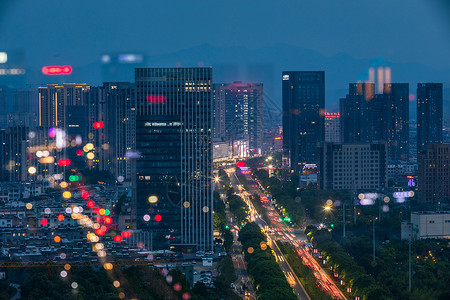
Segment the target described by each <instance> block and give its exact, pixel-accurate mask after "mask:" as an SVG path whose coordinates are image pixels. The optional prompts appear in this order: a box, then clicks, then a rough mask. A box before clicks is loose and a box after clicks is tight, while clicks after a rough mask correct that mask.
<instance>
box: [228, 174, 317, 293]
mask: <svg viewBox="0 0 450 300" xmlns="http://www.w3.org/2000/svg"><path fill="white" fill-rule="evenodd" d="M229 177H230V180H231V184H232V185H233V187H234V188H235V190H236V191H238V190H241V192H240V195H241V196H242V198H243V199H244V201H245V202H246V203H247V206H248V207H249V218H250V220H251V221H254V222H256V224H258V225H259V226H260V227H261V228H262V229H263V231H264V233H265V234H266V237H267V242H268V245H269V246H270V247H271V248H272V249H273V250H274V252H275V258H276V260H277V263H278V265H279V266H280V268H281V270H282V271H283V272H284V274H285V276H286V279H287V281H288V282H289V284H290V285H291V287H292V288H293V290H294V293H295V294H296V295H297V298H298V299H301V300H311V299H310V298H309V296H308V294H307V293H306V291H305V289H304V288H303V286H302V284H301V283H300V280H299V279H298V277H297V275H295V272H294V271H293V270H292V268H291V266H290V265H289V263H288V262H287V261H286V259H285V257H284V255H283V253H282V252H281V250H280V249H279V248H278V246H277V245H276V243H275V241H276V240H277V239H278V237H277V236H275V235H274V234H273V233H271V232H272V231H271V230H267V229H268V228H270V226H269V225H268V224H266V222H265V221H264V220H263V219H261V218H260V216H259V215H258V213H257V211H256V209H255V208H254V207H253V204H252V202H251V201H250V199H249V196H250V194H249V193H248V192H247V191H244V190H242V187H241V188H239V187H240V183H239V180H238V179H237V177H236V174H235V173H234V172H232V173H229ZM255 192H259V191H256V190H255ZM264 229H266V230H264Z"/></svg>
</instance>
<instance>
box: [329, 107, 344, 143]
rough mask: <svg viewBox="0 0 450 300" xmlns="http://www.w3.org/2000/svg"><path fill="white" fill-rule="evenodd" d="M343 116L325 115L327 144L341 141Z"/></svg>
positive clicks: (337, 114)
mask: <svg viewBox="0 0 450 300" xmlns="http://www.w3.org/2000/svg"><path fill="white" fill-rule="evenodd" d="M340 118H341V116H340V114H339V113H329V112H326V113H325V142H332V143H339V142H340V141H341V120H340Z"/></svg>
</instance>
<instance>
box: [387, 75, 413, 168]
mask: <svg viewBox="0 0 450 300" xmlns="http://www.w3.org/2000/svg"><path fill="white" fill-rule="evenodd" d="M384 95H385V96H386V97H388V120H387V124H388V132H387V146H388V158H389V160H391V161H408V160H409V84H408V83H385V84H384Z"/></svg>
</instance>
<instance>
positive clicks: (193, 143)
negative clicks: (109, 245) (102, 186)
mask: <svg viewBox="0 0 450 300" xmlns="http://www.w3.org/2000/svg"><path fill="white" fill-rule="evenodd" d="M211 81H212V68H137V69H136V111H137V116H136V150H137V152H138V153H139V155H140V157H139V159H137V161H136V188H137V193H136V194H137V198H136V200H135V201H136V209H137V227H138V228H140V229H148V230H150V231H151V232H152V233H153V236H155V235H158V236H160V237H162V238H167V237H169V238H170V242H171V243H172V244H178V245H182V246H183V247H193V248H197V249H207V250H212V248H213V215H212V211H213V201H212V128H211V127H212V91H211ZM160 241H161V242H164V241H166V242H167V241H168V240H167V239H163V240H160ZM154 242H155V243H157V242H158V239H157V238H156V239H155V241H154Z"/></svg>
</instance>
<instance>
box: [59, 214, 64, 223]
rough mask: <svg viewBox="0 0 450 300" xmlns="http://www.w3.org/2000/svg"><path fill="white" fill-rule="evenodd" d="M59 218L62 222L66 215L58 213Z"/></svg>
mask: <svg viewBox="0 0 450 300" xmlns="http://www.w3.org/2000/svg"><path fill="white" fill-rule="evenodd" d="M58 220H60V221H61V222H62V221H64V215H62V214H59V215H58Z"/></svg>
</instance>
